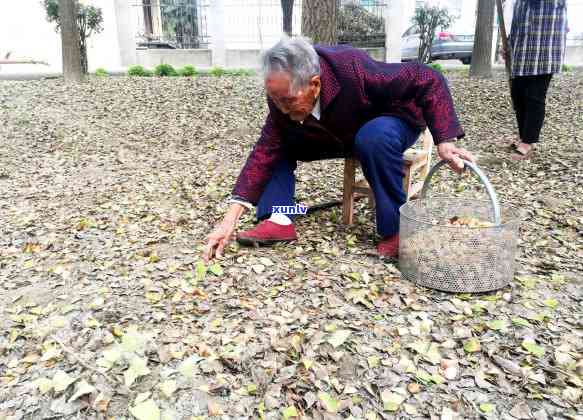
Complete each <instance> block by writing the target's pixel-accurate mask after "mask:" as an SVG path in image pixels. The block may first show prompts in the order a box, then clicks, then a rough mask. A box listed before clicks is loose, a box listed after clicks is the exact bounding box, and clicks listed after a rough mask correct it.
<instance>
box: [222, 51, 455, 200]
mask: <svg viewBox="0 0 583 420" xmlns="http://www.w3.org/2000/svg"><path fill="white" fill-rule="evenodd" d="M315 48H316V51H317V53H318V55H319V56H320V79H321V86H322V88H321V91H320V119H319V120H318V119H316V118H314V116H313V115H310V116H308V118H306V120H305V121H304V122H303V124H300V123H298V122H295V121H292V120H291V119H290V118H289V116H287V115H285V114H283V113H282V112H281V111H279V110H278V109H277V108H276V107H275V105H274V104H273V102H272V101H271V100H270V99H268V101H267V104H268V106H269V114H268V115H267V119H266V121H265V125H264V126H263V129H262V131H261V136H260V138H259V140H258V141H257V143H256V144H255V147H254V148H253V151H252V152H251V154H250V155H249V158H248V159H247V162H246V163H245V166H244V167H243V169H242V170H241V173H240V174H239V178H238V179H237V183H236V185H235V189H234V191H233V197H234V198H238V199H241V200H244V201H248V202H250V203H253V204H256V203H257V201H258V200H259V197H260V196H261V194H262V192H263V190H264V189H265V186H266V185H267V182H268V181H269V179H270V178H271V175H272V173H273V170H274V168H275V166H276V165H277V163H278V161H279V160H281V159H283V158H288V159H294V160H300V161H312V160H320V159H330V158H342V157H348V156H351V155H352V147H353V144H354V137H355V135H356V133H357V131H358V130H359V129H360V127H362V126H363V125H364V124H365V123H366V122H368V121H370V120H372V119H373V118H376V117H379V116H385V115H386V116H396V117H399V118H401V119H403V120H404V121H406V122H407V123H409V124H410V125H411V126H413V127H414V128H416V129H418V130H419V131H421V130H424V129H425V128H426V127H427V126H428V127H429V130H430V131H431V134H432V135H433V139H434V141H435V143H436V144H439V143H441V142H444V141H447V140H451V139H455V138H461V137H463V136H464V131H463V129H462V127H461V126H460V123H459V121H458V118H457V115H456V112H455V110H454V106H453V100H452V98H451V94H450V92H449V88H448V86H447V82H446V80H445V78H444V77H443V76H442V75H441V73H439V72H436V71H435V70H433V69H432V68H430V67H428V66H425V65H422V64H417V63H404V64H401V63H382V62H378V61H375V60H373V59H372V58H370V56H369V55H368V54H367V53H366V52H364V51H362V50H358V49H355V48H352V47H348V46H335V47H318V46H317V47H315Z"/></svg>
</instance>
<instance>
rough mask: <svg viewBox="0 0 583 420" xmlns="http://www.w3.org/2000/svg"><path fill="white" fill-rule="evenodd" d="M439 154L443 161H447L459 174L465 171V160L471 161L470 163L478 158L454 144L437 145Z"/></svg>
mask: <svg viewBox="0 0 583 420" xmlns="http://www.w3.org/2000/svg"><path fill="white" fill-rule="evenodd" d="M437 154H438V155H439V157H440V158H441V159H442V160H445V161H447V164H448V165H449V167H450V168H451V169H453V170H454V171H455V172H457V173H461V172H462V170H463V169H464V163H463V162H462V159H463V160H469V161H470V162H475V161H476V158H475V157H474V155H472V154H471V153H470V152H468V151H467V150H466V149H462V148H461V147H457V146H456V145H455V144H453V143H449V142H446V143H440V144H438V145H437Z"/></svg>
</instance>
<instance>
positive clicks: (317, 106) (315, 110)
mask: <svg viewBox="0 0 583 420" xmlns="http://www.w3.org/2000/svg"><path fill="white" fill-rule="evenodd" d="M311 114H312V115H313V116H314V118H315V119H317V120H318V121H320V117H321V114H320V97H319V96H318V99H317V100H316V103H315V104H314V108H312V112H311ZM304 121H305V120H304ZM304 121H300V124H303V123H304Z"/></svg>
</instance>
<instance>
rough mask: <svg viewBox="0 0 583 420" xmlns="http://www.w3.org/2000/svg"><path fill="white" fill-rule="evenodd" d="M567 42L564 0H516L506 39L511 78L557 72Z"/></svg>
mask: <svg viewBox="0 0 583 420" xmlns="http://www.w3.org/2000/svg"><path fill="white" fill-rule="evenodd" d="M566 40H567V5H566V0H517V1H516V3H515V5H514V13H513V18H512V28H511V30H510V38H509V43H510V50H511V52H512V74H511V77H516V76H534V75H539V74H552V73H558V72H560V71H561V65H562V64H563V59H564V57H565V45H566Z"/></svg>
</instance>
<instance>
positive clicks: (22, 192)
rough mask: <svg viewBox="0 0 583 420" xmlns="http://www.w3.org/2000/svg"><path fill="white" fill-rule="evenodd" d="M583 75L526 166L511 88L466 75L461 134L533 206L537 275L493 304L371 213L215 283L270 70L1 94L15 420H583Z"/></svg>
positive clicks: (310, 170) (2, 273)
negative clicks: (263, 75) (211, 240)
mask: <svg viewBox="0 0 583 420" xmlns="http://www.w3.org/2000/svg"><path fill="white" fill-rule="evenodd" d="M582 76H583V75H582V74H581V73H567V74H563V75H560V76H558V77H556V78H555V79H554V80H553V82H552V85H551V88H550V92H549V98H548V106H547V110H548V117H547V120H546V124H545V127H544V130H543V136H542V138H543V140H542V143H541V144H540V145H539V147H538V148H537V152H536V155H535V156H534V158H533V159H532V160H530V161H525V162H518V163H516V162H513V161H511V160H510V155H509V152H508V150H507V148H506V146H505V142H506V141H508V140H509V139H510V138H511V137H512V135H513V134H514V132H515V122H514V119H513V114H512V112H511V106H510V98H509V95H508V89H507V82H506V81H505V80H504V79H503V78H502V77H497V78H495V79H493V80H487V81H483V80H470V79H468V78H467V76H466V75H465V74H464V73H461V72H452V73H448V74H447V77H448V79H449V83H450V87H451V90H452V93H453V96H454V100H455V103H456V106H457V110H458V113H459V116H460V119H461V121H462V123H463V125H464V127H465V129H466V132H467V137H466V138H465V139H463V140H462V141H460V144H461V145H463V146H464V147H466V148H468V149H470V150H472V151H474V152H475V153H476V154H477V155H478V157H479V164H480V167H481V168H482V169H483V170H484V172H485V173H486V174H487V175H488V176H489V178H490V180H491V182H492V184H493V185H494V187H495V189H496V191H497V193H498V196H499V198H500V201H501V203H502V205H503V206H515V207H517V208H520V209H522V211H523V219H522V225H521V229H520V235H519V245H518V249H519V255H518V256H517V259H516V263H517V271H516V277H515V278H514V280H513V281H512V283H511V285H510V286H508V287H507V288H505V289H503V290H500V291H497V292H492V293H487V294H480V295H469V294H457V295H456V294H448V293H442V292H437V291H432V290H429V289H424V288H420V287H416V286H415V285H414V284H412V283H410V282H408V281H405V280H402V279H401V278H400V275H399V271H398V269H397V267H396V266H395V265H394V264H392V263H391V262H387V261H383V260H380V259H379V258H378V257H376V255H375V245H374V240H375V235H374V213H373V211H371V210H370V209H369V208H368V207H367V206H366V203H365V202H359V203H358V205H357V218H356V219H357V222H356V224H354V225H353V226H344V225H342V224H341V221H340V219H341V217H340V209H339V208H334V209H329V210H324V211H320V212H316V213H314V214H311V215H308V216H306V217H302V218H299V219H298V222H297V230H298V233H299V236H300V239H299V241H298V242H297V243H294V244H285V245H279V246H276V247H274V248H270V249H250V248H239V247H238V246H236V245H233V246H232V247H231V248H230V249H229V251H228V252H227V255H226V257H225V258H224V259H222V260H220V261H218V262H217V263H216V264H215V265H213V266H211V267H210V268H209V270H208V272H205V270H206V269H205V267H203V266H202V265H201V263H200V251H201V249H202V246H203V244H204V240H205V237H206V235H207V234H208V233H209V232H210V230H211V228H212V226H213V225H214V224H215V223H216V222H217V221H218V220H220V218H221V216H222V212H223V211H224V210H225V209H226V207H227V204H226V199H227V198H228V197H229V195H230V192H231V188H232V186H233V183H234V180H235V178H236V176H237V174H238V172H239V170H240V168H241V166H242V164H243V163H244V160H245V158H246V156H247V154H248V153H249V151H250V149H251V147H252V145H253V144H254V142H255V141H256V139H257V136H258V133H259V131H260V129H261V125H262V122H263V120H264V118H265V113H266V106H265V101H264V93H263V91H262V88H261V83H260V81H259V80H258V79H256V78H253V77H223V78H213V77H199V78H195V79H189V78H126V77H115V78H114V77H110V78H91V79H90V80H89V81H88V82H87V83H85V84H83V85H82V86H81V87H67V86H65V85H64V84H63V83H62V82H61V81H59V80H47V81H27V82H6V81H2V82H0V121H1V123H0V139H2V147H1V149H0V313H1V317H0V419H4V418H6V419H49V418H65V419H74V418H87V419H98V418H116V419H121V418H138V419H159V418H163V419H191V418H208V417H213V416H216V417H221V418H223V419H244V418H262V419H263V418H266V419H276V418H282V417H283V418H285V419H291V418H294V417H302V418H314V419H334V418H355V419H379V418H386V419H392V418H395V419H396V418H407V419H409V418H410V419H417V418H419V419H421V418H432V419H441V420H447V419H457V418H460V419H461V418H489V419H531V418H534V419H537V420H542V419H581V418H583V417H582V415H583V414H582V411H581V410H582V409H583V399H582V398H583V397H582V394H583V309H582V308H583V289H582V287H583V284H582V283H583V281H582V273H583V228H582V226H583V178H582V177H583V175H582V174H583V163H582V162H583V161H582V160H581V150H582V148H583V134H582V133H583V77H582ZM297 179H298V183H297V197H298V200H299V201H300V202H302V203H305V204H315V203H321V202H325V201H329V200H333V199H337V198H339V197H340V196H341V186H342V162H341V161H339V160H336V161H326V162H317V163H310V164H301V165H300V167H299V169H298V171H297ZM474 186H475V181H472V180H471V179H468V178H463V179H460V178H457V177H454V176H451V175H449V174H446V173H444V174H441V175H440V177H439V178H438V180H437V182H436V185H435V189H434V191H433V192H434V193H435V194H445V196H449V197H453V196H465V195H467V196H468V197H476V195H479V194H483V191H478V190H477V189H476V188H474ZM252 224H253V215H252V214H248V215H247V216H245V219H244V222H243V227H244V228H245V227H249V226H252ZM132 416H133V417H132Z"/></svg>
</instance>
